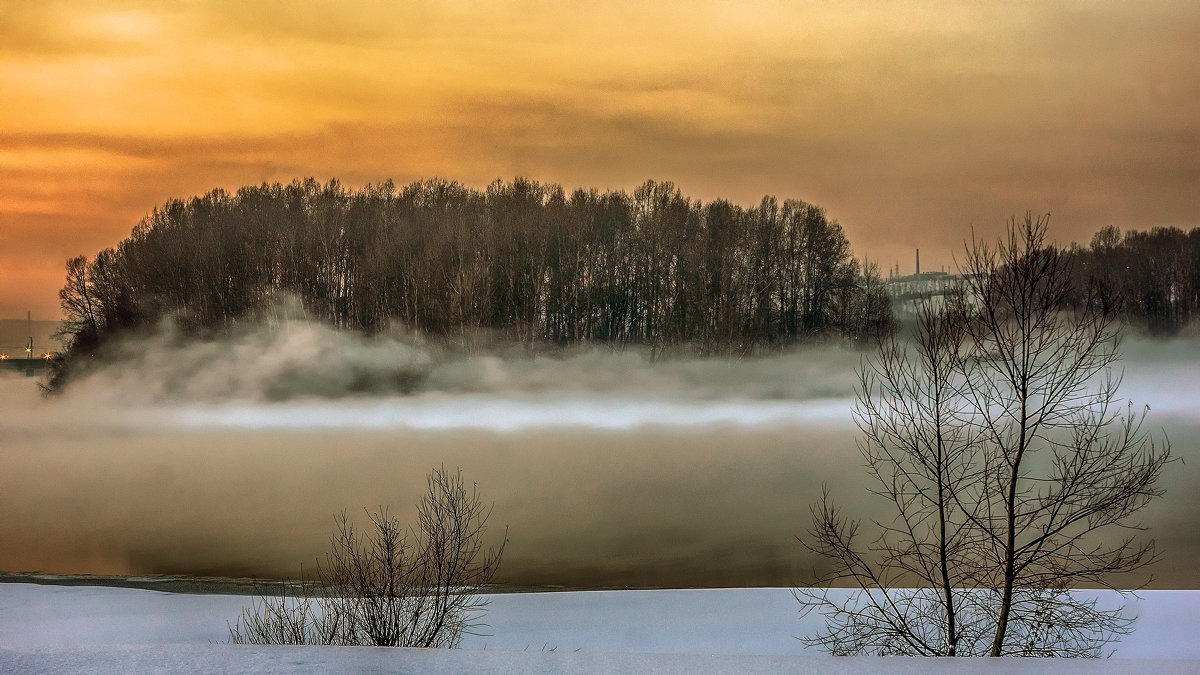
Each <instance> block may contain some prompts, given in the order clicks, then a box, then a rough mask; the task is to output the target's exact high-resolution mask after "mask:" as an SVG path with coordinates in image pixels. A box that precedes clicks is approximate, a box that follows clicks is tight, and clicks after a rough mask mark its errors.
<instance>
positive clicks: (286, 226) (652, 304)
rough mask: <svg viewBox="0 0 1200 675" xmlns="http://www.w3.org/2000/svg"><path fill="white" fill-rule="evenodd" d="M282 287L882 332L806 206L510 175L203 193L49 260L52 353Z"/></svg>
mask: <svg viewBox="0 0 1200 675" xmlns="http://www.w3.org/2000/svg"><path fill="white" fill-rule="evenodd" d="M284 294H288V295H292V296H295V297H297V298H299V300H300V301H301V302H302V303H303V305H304V308H305V311H306V312H307V314H308V316H309V317H310V318H313V319H316V320H320V321H323V322H327V323H328V324H331V325H333V326H337V327H339V328H345V329H355V330H360V331H364V332H367V333H371V332H375V331H379V330H382V329H384V328H386V327H388V326H395V325H400V326H403V327H406V328H408V329H411V330H416V331H420V332H422V333H425V334H432V335H450V334H455V333H456V332H459V331H462V330H464V329H476V328H480V329H488V330H490V331H494V332H495V333H497V334H498V335H499V336H501V337H508V338H510V339H512V340H516V341H520V342H524V343H532V342H548V343H557V344H570V343H579V342H584V341H599V342H605V343H620V344H629V343H633V344H640V345H647V346H649V347H651V348H654V349H660V348H672V347H683V348H686V349H688V350H691V351H695V352H698V353H717V352H719V353H726V352H738V353H747V352H752V351H755V350H759V349H761V348H763V347H769V346H773V345H779V344H785V343H790V342H793V341H795V340H797V339H801V338H804V337H808V336H841V337H846V338H851V339H857V338H864V337H867V336H870V335H874V334H877V333H879V332H881V331H887V330H890V329H891V325H892V314H891V307H890V302H889V300H888V296H887V294H886V291H885V289H884V285H883V282H882V281H881V279H880V277H879V275H878V273H877V271H876V269H875V268H874V267H873V266H867V268H866V269H864V268H863V267H862V266H860V265H859V264H858V263H857V262H856V261H855V259H854V257H853V255H852V254H851V251H850V245H849V243H848V242H847V240H846V236H845V234H844V233H843V231H842V228H841V226H840V225H838V224H837V222H836V221H832V220H829V219H828V218H827V217H826V214H825V212H824V210H823V209H821V208H819V207H816V206H813V205H811V204H807V203H805V202H801V201H793V200H787V201H784V202H782V203H780V202H778V201H777V200H776V199H775V198H774V197H766V198H764V199H763V200H762V202H761V203H760V204H759V205H758V206H755V207H753V208H745V207H742V206H739V205H736V204H732V203H730V202H727V201H723V200H717V201H712V202H709V203H707V204H702V203H701V202H699V201H695V200H691V199H689V198H687V197H685V196H684V195H683V194H681V193H680V191H679V190H678V189H676V187H675V186H674V185H673V184H671V183H665V182H663V183H659V182H653V181H648V182H646V183H645V184H643V185H642V186H641V187H639V188H637V189H636V190H634V191H633V194H628V193H626V192H624V191H611V192H603V193H602V192H598V191H596V190H590V191H586V190H576V191H574V192H572V193H570V194H567V193H565V192H564V191H563V189H562V188H561V187H559V186H557V185H545V184H539V183H536V182H531V181H528V180H524V179H520V178H518V179H516V180H513V181H512V182H508V183H504V182H500V181H497V182H495V183H493V184H492V185H490V186H488V188H487V189H486V190H483V191H480V190H475V189H471V188H467V187H464V186H462V185H460V184H458V183H454V182H446V181H441V180H433V181H425V182H418V183H413V184H411V185H408V186H407V187H404V188H397V187H396V186H394V185H393V184H392V183H391V182H387V183H383V184H382V185H375V186H368V187H366V188H364V189H362V190H361V191H353V190H347V189H345V188H343V187H342V186H341V185H340V184H339V183H338V182H337V181H331V182H329V183H327V184H324V185H322V184H320V183H319V182H317V181H315V180H313V179H308V180H304V181H296V182H293V183H291V184H290V185H281V184H278V183H277V184H274V185H267V184H263V185H261V186H258V187H245V188H242V189H240V190H238V191H237V192H236V193H229V192H226V191H223V190H214V191H212V192H210V193H208V194H207V195H204V196H203V197H197V198H193V199H190V200H187V201H182V200H175V201H170V202H167V203H166V204H165V205H163V206H161V207H159V208H157V209H155V210H154V212H153V213H152V214H151V215H150V216H148V217H147V218H146V219H144V220H143V221H142V222H141V223H139V224H138V225H137V227H136V228H134V230H133V233H132V234H131V235H130V236H129V238H128V239H126V240H124V241H122V242H121V243H120V244H119V245H118V246H116V247H115V248H110V249H106V250H104V251H101V252H100V253H99V254H98V255H97V256H96V257H95V258H94V259H92V260H88V259H86V258H85V257H79V258H75V259H72V260H70V261H68V263H67V279H66V285H65V286H64V287H63V289H62V291H61V292H60V297H61V300H62V306H63V309H64V311H65V314H66V317H67V322H66V326H67V332H68V336H67V337H68V340H69V342H70V346H71V350H72V351H74V352H79V351H81V350H84V351H90V350H93V349H94V348H95V347H96V346H97V345H98V344H100V343H103V342H104V341H105V340H106V339H107V338H109V337H110V336H111V335H113V334H115V333H119V332H123V331H127V330H130V329H136V328H137V327H139V326H146V325H151V324H154V323H156V322H158V321H159V319H160V318H161V317H163V316H166V315H172V316H174V317H176V318H177V320H178V321H179V322H181V324H182V325H184V326H185V327H187V328H189V329H194V330H196V331H200V332H203V331H205V330H211V329H221V328H222V327H226V326H229V325H231V324H232V323H235V322H237V321H239V320H241V319H243V318H244V317H247V316H253V315H254V314H255V313H256V312H258V311H260V310H263V309H264V308H267V307H269V306H270V305H271V303H273V302H276V301H278V299H279V298H280V296H282V295H284Z"/></svg>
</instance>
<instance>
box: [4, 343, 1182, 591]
mask: <svg viewBox="0 0 1200 675" xmlns="http://www.w3.org/2000/svg"><path fill="white" fill-rule="evenodd" d="M1198 345H1200V342H1197V341H1195V340H1178V341H1173V342H1141V341H1128V342H1127V343H1126V345H1125V353H1126V359H1125V361H1124V363H1123V364H1122V365H1123V367H1124V369H1125V372H1126V377H1125V383H1124V386H1123V387H1122V390H1121V394H1122V396H1123V397H1126V398H1130V399H1132V400H1133V401H1134V402H1135V404H1138V405H1140V404H1142V403H1148V404H1149V405H1150V406H1151V408H1152V412H1151V417H1150V420H1149V424H1150V425H1151V426H1152V427H1153V428H1156V429H1157V428H1159V427H1161V428H1163V429H1165V430H1166V431H1167V433H1168V435H1169V436H1170V438H1171V440H1172V443H1173V445H1174V448H1175V450H1176V453H1177V454H1178V455H1179V456H1182V457H1184V458H1185V460H1186V463H1185V464H1174V465H1172V466H1171V468H1170V470H1169V472H1168V476H1167V478H1166V483H1167V488H1168V494H1167V496H1166V497H1165V498H1164V499H1163V500H1162V501H1160V502H1159V503H1156V504H1154V505H1153V506H1152V507H1151V508H1150V509H1148V510H1147V512H1146V514H1145V515H1146V524H1147V525H1149V526H1150V527H1151V528H1152V529H1151V534H1152V536H1154V537H1155V538H1157V539H1158V541H1159V542H1160V545H1161V546H1160V547H1161V548H1162V549H1163V551H1164V559H1163V562H1162V563H1160V564H1159V565H1158V566H1156V567H1155V569H1154V572H1155V577H1156V580H1155V584H1154V585H1155V586H1156V587H1162V588H1200V566H1197V565H1195V564H1194V563H1193V562H1192V561H1194V560H1196V559H1197V556H1200V534H1198V528H1197V527H1196V525H1197V523H1200V513H1198V512H1197V511H1198V509H1197V504H1196V498H1195V495H1196V494H1197V487H1200V481H1198V480H1197V479H1196V477H1195V475H1194V474H1195V472H1194V470H1193V468H1192V467H1193V466H1194V465H1195V464H1196V461H1195V459H1196V454H1197V452H1196V448H1197V439H1200V401H1198V400H1197V399H1198V397H1197V391H1200V385H1197V383H1198V382H1200V359H1198V358H1197V354H1198V351H1200V349H1198ZM124 349H125V354H126V360H125V361H124V362H122V363H121V364H120V365H119V366H116V367H112V368H108V369H105V370H102V371H99V372H97V373H94V374H92V375H90V376H89V377H87V378H86V379H84V380H82V381H80V382H77V383H75V384H73V385H72V386H71V387H70V388H69V389H68V391H67V393H66V394H65V395H64V396H62V397H60V398H57V399H51V400H45V399H42V398H41V397H40V396H39V395H38V392H37V388H36V380H34V379H32V378H22V377H17V376H3V378H2V379H0V407H2V408H0V409H2V410H3V416H2V418H0V467H2V470H0V513H2V514H3V518H0V541H2V542H4V545H3V546H0V570H5V571H44V572H51V573H98V574H195V575H216V576H259V577H277V576H283V575H294V574H296V573H297V572H298V570H299V566H300V564H301V563H303V564H305V565H306V566H307V565H311V564H312V563H313V560H314V558H315V557H316V556H318V555H319V554H321V553H322V552H323V551H324V550H325V548H326V541H327V538H328V535H329V533H330V531H331V527H332V523H333V519H332V516H333V514H335V513H336V512H338V511H341V510H343V509H346V510H347V511H349V512H350V513H351V514H352V515H354V514H355V513H359V514H361V512H362V511H361V509H362V508H363V507H371V508H373V507H375V506H378V505H381V504H387V505H390V506H391V507H392V508H393V509H394V511H395V512H396V513H398V514H399V515H400V516H401V517H402V518H407V517H408V516H409V514H410V513H411V510H412V505H413V504H414V503H415V502H416V500H417V499H418V497H419V494H420V491H421V490H422V488H423V487H424V477H425V474H426V473H427V472H428V470H429V469H430V468H432V467H434V466H437V465H439V464H445V465H446V466H449V467H454V466H459V467H462V469H463V472H464V475H465V477H466V479H467V480H468V481H472V482H477V483H478V484H479V488H480V490H481V493H482V495H483V496H484V498H485V499H486V500H489V501H494V503H495V509H494V513H493V517H492V521H491V525H492V532H493V534H495V536H497V537H499V536H501V535H502V534H503V531H504V526H505V525H507V526H508V528H509V529H508V537H509V540H510V541H509V545H508V549H507V551H506V553H505V559H504V564H503V565H502V566H501V570H500V574H499V579H498V581H500V582H501V583H505V584H511V585H515V586H555V585H561V586H568V587H581V588H594V587H610V586H635V587H645V586H667V587H686V586H743V585H790V584H795V583H804V582H805V580H807V579H809V578H811V573H812V571H813V566H814V564H817V563H818V561H816V560H813V559H812V558H811V557H810V556H808V555H807V553H806V552H805V550H804V549H803V548H802V547H801V546H800V545H799V544H798V543H797V542H796V539H795V536H796V535H797V534H800V533H802V532H803V531H804V530H805V529H806V528H807V526H808V522H809V514H808V506H809V504H810V503H812V502H814V501H815V500H816V499H817V498H818V497H819V494H820V489H821V485H822V483H827V484H828V485H829V487H830V489H831V491H832V492H833V494H834V495H835V497H836V498H837V499H838V501H839V502H841V503H842V504H844V505H845V506H846V507H847V510H848V512H849V514H850V515H853V516H855V517H866V518H869V517H871V516H876V517H883V516H884V515H886V512H885V511H882V510H881V509H880V504H879V502H878V501H877V500H876V499H875V498H872V497H870V496H869V495H868V494H867V493H866V492H865V490H864V488H865V487H866V480H865V476H864V472H863V470H862V460H861V458H860V457H859V455H858V452H857V450H856V449H855V435H856V432H855V429H854V426H853V423H852V421H851V417H850V411H851V407H852V401H853V393H852V391H853V383H854V381H855V375H854V368H855V367H856V366H857V365H858V364H859V361H860V358H861V357H862V355H860V354H859V353H857V352H855V351H852V350H845V349H836V348H819V347H818V348H811V349H802V350H798V351H795V352H791V353H787V354H783V355H779V356H775V357H770V358H760V359H745V360H734V361H729V360H666V361H659V362H655V363H651V360H650V359H649V358H648V356H647V355H646V354H644V353H641V352H634V351H629V352H624V353H614V352H609V351H607V350H586V349H585V350H576V351H571V352H555V353H554V354H552V355H546V354H542V355H532V354H528V353H521V352H514V351H507V352H506V351H504V350H500V349H496V348H489V347H488V346H486V345H483V346H473V347H471V348H470V349H466V350H447V349H443V348H438V347H434V346H431V345H429V344H426V343H422V342H421V341H419V340H415V339H412V338H407V337H404V336H390V337H384V338H378V339H370V340H369V339H365V338H360V337H354V336H350V335H347V334H339V333H336V332H333V331H330V330H328V329H324V328H321V327H319V326H314V325H312V324H307V323H304V322H300V321H285V322H283V323H281V324H279V325H277V326H276V327H275V328H274V329H272V330H269V331H259V332H248V333H245V334H243V335H241V336H239V337H238V338H236V339H234V340H230V341H225V342H208V343H197V344H188V345H186V346H182V347H181V346H179V342H178V340H177V337H175V336H171V335H170V334H163V335H159V336H157V337H155V338H153V339H152V340H149V341H145V342H141V343H138V344H136V345H134V344H130V345H127V346H126V347H125V348H124Z"/></svg>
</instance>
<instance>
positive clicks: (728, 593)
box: [0, 583, 1200, 675]
mask: <svg viewBox="0 0 1200 675" xmlns="http://www.w3.org/2000/svg"><path fill="white" fill-rule="evenodd" d="M1140 595H1141V597H1140V599H1137V600H1135V601H1134V602H1133V603H1132V605H1131V607H1130V609H1132V610H1133V611H1135V612H1136V613H1137V614H1138V616H1139V619H1138V623H1137V626H1136V629H1135V632H1134V634H1133V635H1131V636H1129V637H1128V638H1126V639H1125V640H1123V641H1122V642H1121V643H1120V645H1119V646H1118V647H1117V652H1116V658H1115V659H1114V660H1111V661H1105V662H1102V663H1097V662H1063V661H1054V662H1045V661H1040V662H1039V661H1028V660H1022V661H1019V662H1018V661H1012V660H1006V661H1005V663H1002V664H992V663H987V662H986V660H982V659H981V660H978V661H975V662H972V665H971V666H970V669H969V670H968V671H966V672H1061V673H1076V672H1077V673H1088V674H1089V675H1099V674H1102V673H1110V672H1111V673H1124V672H1132V671H1142V672H1145V671H1150V670H1152V671H1153V672H1155V673H1156V674H1158V675H1165V674H1166V673H1185V672H1200V641H1198V640H1196V638H1195V636H1196V635H1198V634H1200V591H1146V592H1143V593H1141V594H1140ZM248 600H249V598H247V597H246V596H236V595H192V594H176V593H163V592H159V591H147V590H138V589H123V588H109V587H97V586H45V585H34V584H24V583H10V584H0V673H10V672H12V673H16V672H54V673H60V672H114V673H115V672H155V671H158V672H192V671H203V672H329V671H343V672H345V671H351V672H414V673H416V672H433V673H441V672H481V671H483V672H503V673H508V672H511V673H524V672H533V673H538V672H545V673H550V672H646V671H654V672H679V673H683V672H802V673H803V672H841V673H877V672H878V671H879V669H880V666H879V663H880V661H879V660H877V659H833V658H831V657H827V656H823V655H821V654H819V653H813V652H811V651H807V650H805V649H804V646H803V644H801V643H800V642H799V641H798V640H796V639H795V638H794V637H793V636H795V635H798V634H803V633H805V632H808V631H810V630H812V628H813V627H814V625H815V624H814V623H813V622H814V620H815V617H810V618H807V619H805V620H803V621H802V620H801V618H800V617H799V614H798V611H797V610H798V605H797V603H796V601H795V600H794V599H793V598H792V596H791V593H790V591H789V590H788V589H780V588H754V589H707V590H661V591H586V592H562V593H513V594H499V595H494V596H492V597H491V606H490V608H489V610H488V614H487V622H488V624H489V628H488V632H489V633H491V634H490V635H488V636H486V637H484V636H473V637H468V638H467V639H466V640H464V643H463V645H462V649H460V650H439V651H428V650H385V649H365V648H310V647H304V648H279V647H271V648H258V647H244V646H233V645H227V644H225V642H226V640H227V638H228V629H227V626H226V622H227V621H232V620H233V619H234V618H235V617H236V616H237V615H238V614H239V612H240V611H241V609H242V607H243V606H245V605H246V604H247V603H248ZM1131 660H1135V661H1131ZM964 665H965V664H964V663H962V662H961V661H960V662H950V661H938V660H932V661H931V660H921V659H887V660H886V670H887V672H898V673H910V672H911V673H918V672H964V670H963V669H964Z"/></svg>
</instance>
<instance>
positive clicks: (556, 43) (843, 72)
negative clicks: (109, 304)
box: [0, 0, 1200, 319]
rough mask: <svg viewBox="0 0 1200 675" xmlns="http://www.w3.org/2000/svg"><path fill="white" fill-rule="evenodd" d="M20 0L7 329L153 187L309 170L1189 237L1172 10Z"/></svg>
mask: <svg viewBox="0 0 1200 675" xmlns="http://www.w3.org/2000/svg"><path fill="white" fill-rule="evenodd" d="M12 4H14V5H15V6H14V7H6V9H5V14H6V16H5V20H4V22H2V23H0V91H2V92H3V96H0V242H3V243H2V245H0V317H24V316H25V311H26V310H32V311H33V314H34V318H43V319H50V318H57V317H58V314H59V310H58V300H57V297H56V292H57V290H58V288H59V287H60V286H61V285H62V282H63V263H64V261H65V260H66V259H67V258H68V257H70V256H74V255H79V254H86V255H89V256H91V255H94V254H95V252H96V251H97V250H99V249H101V248H104V247H107V246H112V245H115V244H116V243H117V242H119V241H120V240H121V239H122V238H123V237H125V236H127V235H128V233H129V231H130V229H131V228H132V227H133V226H134V225H136V224H137V222H138V220H139V219H140V218H142V217H143V216H144V215H146V214H147V213H148V212H149V211H150V210H151V209H153V208H154V207H155V206H156V205H158V204H161V203H162V202H163V201H165V200H167V199H171V198H176V197H189V196H191V195H195V194H200V193H203V192H206V191H208V190H210V189H212V188H214V187H224V188H229V189H234V188H237V187H239V186H241V185H246V184H258V183H262V182H264V181H268V182H274V181H282V182H289V181H291V180H292V179H294V178H300V177H305V176H314V177H316V178H318V179H319V180H322V181H324V180H328V179H329V178H333V177H336V178H339V179H340V180H342V181H343V182H344V183H345V184H346V185H348V186H361V185H363V184H366V183H371V182H380V181H383V180H386V179H388V178H391V179H393V180H394V181H396V182H397V183H406V182H409V181H412V180H418V179H423V178H430V177H435V176H439V177H444V178H448V179H453V180H458V181H461V182H464V183H466V184H468V185H472V186H477V187H478V186H483V185H486V184H487V183H488V182H490V181H492V180H493V179H495V178H506V179H507V178H511V177H513V176H515V175H522V176H527V177H529V178H532V179H536V180H540V181H546V182H555V183H560V184H562V185H564V186H565V187H566V188H568V189H572V188H574V187H580V186H582V187H596V188H599V189H602V190H603V189H608V188H612V189H619V188H625V189H630V188H632V187H634V186H636V185H637V184H639V183H641V182H642V181H643V180H645V179H646V178H655V179H660V180H672V181H675V182H676V183H677V184H678V185H679V187H680V188H681V189H682V190H683V192H684V193H685V194H687V195H689V196H691V197H693V198H698V199H704V200H708V199H712V198H715V197H724V198H728V199H731V200H734V201H738V202H741V203H746V204H751V203H755V202H757V200H758V199H759V198H760V197H761V196H762V195H763V194H774V195H778V196H779V197H781V198H783V197H794V198H799V199H804V200H807V201H810V202H813V203H815V204H818V205H821V206H823V207H825V208H826V209H827V210H828V211H829V214H830V216H831V217H832V218H836V219H838V220H839V221H840V222H841V223H842V225H843V226H844V227H845V229H846V232H847V234H848V236H849V238H850V242H851V244H852V246H853V247H854V250H855V252H856V253H857V254H858V255H860V256H867V257H869V258H871V259H874V260H876V261H878V262H879V263H880V265H881V266H882V267H884V268H885V269H886V268H889V267H890V266H891V265H893V264H894V263H896V262H899V263H900V265H901V268H902V271H905V272H910V271H911V266H912V260H911V258H912V250H913V249H914V248H916V247H920V248H921V249H922V259H923V265H927V266H928V269H936V268H937V267H940V266H942V265H945V266H947V267H949V266H951V265H952V264H953V260H952V253H953V252H955V251H958V250H960V248H961V242H962V240H963V239H964V238H966V237H969V236H970V233H971V227H972V226H974V227H975V231H976V232H977V233H978V234H981V235H984V236H986V237H990V236H991V235H992V234H993V233H994V232H997V231H999V229H1000V228H1001V227H1002V226H1003V224H1004V222H1005V221H1006V220H1007V219H1008V218H1009V217H1010V216H1012V215H1014V214H1023V213H1024V212H1025V211H1026V210H1033V211H1036V212H1046V211H1049V212H1050V213H1052V214H1053V227H1052V231H1053V233H1054V235H1055V237H1056V238H1057V239H1058V240H1059V241H1060V242H1063V243H1065V242H1069V241H1071V240H1080V241H1083V242H1086V241H1087V240H1088V239H1089V238H1090V236H1091V234H1092V233H1093V232H1094V231H1096V230H1097V229H1099V228H1100V227H1103V226H1105V225H1108V224H1114V225H1117V226H1119V227H1121V228H1123V229H1124V228H1137V229H1148V228H1151V227H1155V226H1177V227H1184V228H1190V227H1195V226H1197V225H1200V218H1197V215H1198V214H1200V152H1197V149H1198V148H1200V122H1198V121H1197V120H1200V59H1197V58H1196V37H1197V36H1198V35H1200V4H1197V3H1195V2H1191V1H1180V2H1168V1H1151V2H1143V3H1126V2H1102V3H1075V2H1067V1H1065V0H1064V1H1061V2H1048V3H1033V2H1020V3H997V4H994V5H993V4H990V3H984V4H973V3H971V4H969V3H942V2H904V3H892V4H888V5H881V4H878V3H868V2H849V3H773V2H771V3H768V2H762V3H755V4H744V3H723V2H708V3H683V2H651V3H596V4H588V5H587V6H586V7H579V6H576V4H574V3H543V2H536V1H535V2H496V3H485V4H486V6H484V7H480V6H479V3H468V2H448V3H443V2H436V3H435V2H405V3H391V2H377V1H371V0H358V1H355V2H311V3H274V2H270V3H257V2H256V3H243V2H234V1H223V0H213V1H200V2H188V3H171V4H169V5H166V6H163V3H155V2H133V1H130V2H122V1H120V0H98V1H95V2H66V1H38V2H33V1H25V0H18V1H17V2H16V3H12ZM925 261H928V262H925Z"/></svg>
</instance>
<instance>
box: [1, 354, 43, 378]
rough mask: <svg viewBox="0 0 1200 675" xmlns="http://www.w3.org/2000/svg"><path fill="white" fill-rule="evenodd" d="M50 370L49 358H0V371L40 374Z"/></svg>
mask: <svg viewBox="0 0 1200 675" xmlns="http://www.w3.org/2000/svg"><path fill="white" fill-rule="evenodd" d="M48 370H50V360H49V359H28V358H26V359H12V358H9V359H0V373H20V374H23V375H31V376H32V375H41V374H42V373H45V372H46V371H48Z"/></svg>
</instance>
